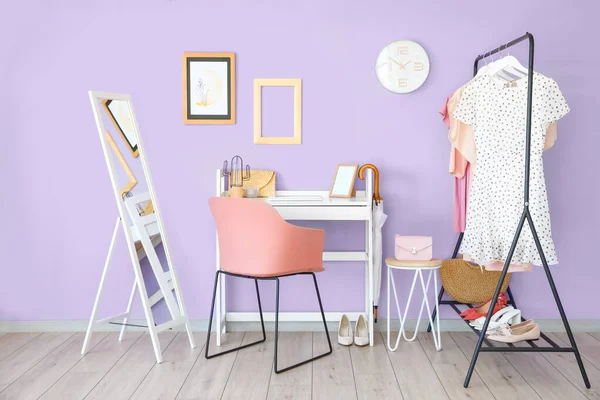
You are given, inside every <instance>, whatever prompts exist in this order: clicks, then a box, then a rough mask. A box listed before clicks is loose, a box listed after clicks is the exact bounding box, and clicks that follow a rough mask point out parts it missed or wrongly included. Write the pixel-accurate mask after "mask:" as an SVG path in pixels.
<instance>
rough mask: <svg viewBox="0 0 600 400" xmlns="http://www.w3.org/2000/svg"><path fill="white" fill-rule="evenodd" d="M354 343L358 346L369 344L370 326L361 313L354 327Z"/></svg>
mask: <svg viewBox="0 0 600 400" xmlns="http://www.w3.org/2000/svg"><path fill="white" fill-rule="evenodd" d="M354 344H355V345H357V346H361V347H362V346H366V345H368V344H369V328H368V327H367V321H366V320H365V317H364V316H363V315H362V314H360V315H359V316H358V320H356V326H355V328H354Z"/></svg>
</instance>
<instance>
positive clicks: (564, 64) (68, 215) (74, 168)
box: [0, 0, 600, 320]
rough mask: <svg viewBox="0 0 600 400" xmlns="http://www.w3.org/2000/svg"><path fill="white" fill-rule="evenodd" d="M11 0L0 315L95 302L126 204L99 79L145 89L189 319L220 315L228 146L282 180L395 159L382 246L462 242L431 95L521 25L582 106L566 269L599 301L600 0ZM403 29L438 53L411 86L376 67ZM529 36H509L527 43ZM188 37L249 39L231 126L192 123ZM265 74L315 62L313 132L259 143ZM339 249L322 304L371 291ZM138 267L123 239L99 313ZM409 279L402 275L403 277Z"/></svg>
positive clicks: (570, 155)
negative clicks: (427, 238) (103, 146)
mask: <svg viewBox="0 0 600 400" xmlns="http://www.w3.org/2000/svg"><path fill="white" fill-rule="evenodd" d="M50 3H52V6H50V5H49V4H50ZM591 3H592V2H587V4H591ZM1 7H2V12H1V13H0V54H2V62H1V64H0V90H1V93H2V95H1V96H0V110H2V113H1V115H2V138H3V143H2V150H1V151H2V155H1V156H0V175H1V177H0V182H2V186H3V188H4V189H3V195H2V201H1V221H2V226H3V229H2V231H1V235H2V238H1V239H2V240H1V241H0V243H1V246H2V247H1V253H0V254H2V261H3V264H2V265H3V268H2V280H1V282H2V283H0V285H1V286H0V288H1V290H0V320H46V319H85V318H87V317H88V316H89V312H90V310H91V306H92V302H93V297H94V294H95V291H96V285H97V283H98V280H99V278H100V273H101V268H102V264H103V261H104V257H105V254H106V249H107V246H108V244H109V239H110V234H111V231H112V227H113V224H114V219H115V216H116V207H115V205H114V199H113V195H112V193H111V187H110V183H109V179H108V175H107V171H106V167H105V165H104V160H103V157H102V152H101V150H100V144H99V141H98V136H97V132H96V128H95V125H94V121H93V116H92V112H91V109H90V104H89V100H88V98H87V91H88V90H89V89H94V90H105V91H114V92H125V93H130V94H131V95H132V96H133V99H134V103H135V107H136V110H137V113H138V119H139V123H140V125H141V129H142V135H143V137H144V144H145V145H146V151H147V155H148V158H149V160H150V164H151V167H152V172H153V175H154V181H155V185H156V190H157V193H158V195H159V198H160V201H161V205H162V209H163V212H164V220H165V223H166V228H167V229H168V232H169V237H170V239H171V241H172V243H171V245H172V253H173V257H174V261H175V263H176V266H177V268H178V271H179V274H180V277H181V280H182V286H183V291H184V294H185V300H186V303H187V306H188V309H189V312H190V314H191V316H192V317H193V318H206V317H207V315H208V306H209V299H210V290H211V286H212V285H211V283H212V280H213V272H214V247H215V243H214V241H215V235H214V226H213V223H212V220H211V217H210V214H209V211H208V208H207V205H206V199H207V198H208V197H209V196H211V195H213V190H214V170H215V168H217V167H218V166H219V165H221V163H222V161H223V160H224V159H225V158H230V157H231V156H232V155H233V154H238V153H239V154H241V155H243V157H244V159H245V160H246V161H247V162H249V163H250V164H251V165H252V166H253V167H255V168H272V169H275V170H276V171H277V172H278V174H279V175H278V186H279V188H280V189H290V188H296V189H318V188H322V189H327V188H328V187H329V184H330V182H331V179H332V174H333V170H334V168H335V165H336V164H337V163H342V162H354V163H360V164H362V163H366V162H372V163H374V164H376V165H377V166H378V167H379V168H380V170H381V174H382V176H381V191H382V195H383V196H384V197H385V199H386V200H385V206H386V210H387V213H388V214H389V215H390V219H389V220H388V221H389V222H388V224H387V225H386V226H385V230H384V243H385V245H384V251H385V253H386V254H390V252H391V251H392V240H393V235H394V234H396V233H403V234H431V235H433V236H434V243H435V255H436V256H438V257H445V256H448V255H449V253H450V252H451V250H452V248H453V246H454V241H455V238H456V235H455V234H454V233H453V232H452V231H451V208H452V205H451V202H452V180H451V179H450V177H449V176H448V174H447V163H448V141H447V139H446V137H445V135H446V131H445V128H444V126H443V124H442V122H441V121H440V118H439V115H438V113H437V110H438V109H439V108H440V106H441V104H442V102H443V101H444V99H445V98H446V96H447V95H448V94H450V93H451V91H452V90H453V89H455V88H457V87H458V86H460V85H461V84H462V83H464V82H465V81H466V80H468V79H469V77H470V73H471V65H472V61H473V58H474V57H475V55H476V54H477V53H479V52H482V51H484V50H486V49H489V48H491V47H495V46H497V45H499V44H501V43H502V42H505V41H508V40H509V39H511V38H513V37H516V36H518V35H521V34H522V33H523V32H524V31H526V30H529V31H531V32H532V33H534V35H535V37H536V40H537V42H536V45H537V46H536V50H537V51H536V66H537V67H536V70H538V71H539V72H541V73H544V74H546V75H548V76H550V77H552V78H554V79H556V80H557V82H558V83H559V84H560V86H561V89H562V91H563V93H564V95H565V97H566V99H567V101H568V102H569V104H570V106H571V108H572V110H573V111H572V112H571V114H569V115H568V116H567V117H566V118H565V119H564V121H561V123H560V124H559V126H560V129H559V131H560V132H559V135H560V138H559V141H558V142H557V145H556V146H555V147H554V148H553V149H552V150H550V151H549V152H548V153H547V154H546V157H545V161H546V176H547V179H548V190H549V198H550V204H551V210H552V224H553V228H554V239H555V242H556V246H557V249H558V252H559V258H560V261H561V264H560V266H557V267H556V268H554V271H555V277H556V281H557V283H558V287H559V290H560V292H561V294H562V298H563V302H564V305H565V307H566V309H567V312H568V315H569V316H570V317H571V318H573V319H577V318H599V317H600V310H599V309H598V307H596V306H594V304H595V303H597V302H596V301H595V297H594V296H595V294H596V293H597V290H598V283H597V282H598V279H599V278H600V270H599V269H598V266H597V265H596V263H595V262H590V261H589V260H590V257H589V256H588V253H593V252H592V251H590V250H593V249H595V248H596V247H597V243H596V241H597V240H596V239H597V237H598V235H597V227H598V226H600V221H599V217H598V212H597V206H596V204H597V198H595V194H596V193H597V190H596V188H595V185H597V183H598V181H599V179H598V178H599V174H598V167H597V162H596V155H597V152H598V148H599V147H600V135H598V128H597V121H596V120H595V118H596V116H597V109H596V108H597V107H596V98H597V95H598V93H599V92H600V81H599V79H598V75H597V74H598V69H597V66H598V64H599V63H600V56H599V55H598V54H599V53H598V52H596V51H589V52H587V51H588V50H593V49H595V48H596V47H597V43H596V39H597V38H598V37H599V35H600V32H599V29H598V24H597V18H596V15H597V14H598V12H599V11H600V7H599V6H598V5H595V6H587V7H585V6H583V5H578V9H576V8H574V7H573V6H571V5H570V3H569V2H567V1H558V0H553V1H548V0H545V1H544V0H535V1H528V2H522V1H516V0H507V1H505V2H504V3H502V6H501V9H502V10H509V11H507V13H505V15H502V13H501V12H500V11H499V9H498V6H497V4H491V3H489V5H482V2H476V1H454V2H450V1H446V2H442V1H434V0H424V1H415V2H410V3H409V2H400V1H393V0H382V1H378V2H366V1H342V0H330V1H321V0H304V1H285V2H284V1H269V2H267V1H252V2H250V1H242V0H239V1H212V2H208V1H189V0H173V1H166V0H165V1H155V0H153V1H141V0H136V1H129V2H122V1H117V0H103V1H86V2H76V1H66V0H63V1H58V0H57V1H52V2H42V1H26V0H23V1H19V2H16V1H12V2H8V1H3V2H2V6H1ZM398 39H412V40H416V41H418V42H419V43H421V44H422V45H423V46H424V47H425V48H426V50H427V51H428V53H429V56H430V59H431V74H430V77H429V79H428V80H427V82H426V83H425V85H424V86H423V87H421V88H420V89H419V90H417V91H416V92H414V93H412V94H409V95H394V94H391V93H389V92H387V91H386V90H385V89H384V88H383V87H382V86H381V85H380V84H379V83H378V82H377V80H376V78H375V74H374V64H375V59H376V57H377V54H378V52H379V51H380V50H381V49H382V48H383V46H384V45H386V44H387V43H388V42H391V41H393V40H398ZM525 48H526V46H524V47H523V48H522V49H520V50H515V51H514V52H513V54H515V55H517V56H518V57H519V58H521V60H524V59H523V55H524V51H523V50H524V49H525ZM184 51H233V52H236V54H237V82H238V87H237V98H238V101H237V106H238V109H237V110H238V122H237V124H236V125H233V126H216V125H214V126H211V125H207V126H191V125H190V126H186V125H183V124H182V122H181V119H182V118H181V106H182V105H181V54H182V52H184ZM257 77H300V78H302V79H303V93H304V97H303V135H304V136H303V144H302V145H301V146H289V147H286V146H256V145H254V144H253V139H252V81H253V79H254V78H257ZM271 95H272V96H273V98H270V100H269V99H268V100H267V101H269V105H273V110H275V111H276V108H275V107H277V101H276V99H277V96H278V95H279V94H278V93H277V92H276V91H275V92H273V93H272V94H271V93H269V96H271ZM273 99H275V101H273ZM285 115H286V116H287V114H285ZM268 118H271V120H270V121H269V122H268V124H269V125H268V126H269V129H272V130H273V134H276V133H277V132H278V131H279V130H283V129H285V128H286V126H287V125H288V120H284V119H283V118H277V116H276V112H272V113H271V114H270V115H269V116H268ZM268 134H271V133H268ZM183 194H185V199H183V198H182V195H183ZM317 226H325V227H326V228H327V229H328V237H327V247H328V248H330V249H334V248H336V249H340V248H349V247H350V246H352V245H353V244H356V245H359V244H360V243H362V240H363V237H362V232H363V231H362V228H361V227H360V226H359V225H357V224H352V223H348V224H338V225H333V224H332V225H325V224H317ZM327 268H328V270H327V271H326V272H325V273H324V274H322V276H321V282H322V291H323V293H324V302H325V305H326V307H327V308H328V309H329V310H331V311H336V310H340V309H342V308H343V306H344V305H345V304H346V303H350V304H351V305H355V306H356V308H358V307H360V305H361V304H362V303H361V301H360V298H361V296H362V294H363V284H362V277H363V272H362V269H361V267H360V266H359V265H356V264H344V265H341V264H334V265H327ZM132 277H133V273H132V271H131V267H130V266H129V265H128V261H127V256H126V251H125V246H124V244H123V243H122V242H121V241H120V242H119V245H118V248H117V251H116V260H115V262H114V263H113V270H112V274H111V276H110V279H109V287H108V290H107V291H106V293H111V294H112V295H113V297H112V299H111V300H107V301H105V302H104V305H103V311H104V312H106V313H116V312H119V311H120V310H121V309H122V307H123V306H124V304H125V302H126V298H127V295H128V292H129V289H130V282H131V279H132ZM406 278H407V279H406V280H404V282H402V280H401V279H400V280H399V281H400V282H401V286H403V287H405V288H406V287H407V286H408V285H409V282H408V276H407V277H406ZM384 284H385V282H384ZM286 285H289V286H285V290H284V294H285V301H284V304H283V307H284V308H287V309H296V310H300V309H314V303H313V302H312V300H311V302H310V303H307V304H306V305H305V304H304V303H303V302H302V301H301V300H300V299H301V296H302V295H303V294H304V290H305V289H307V288H308V286H307V285H306V284H305V283H304V282H299V281H293V282H289V283H286ZM244 286H245V285H237V286H236V288H239V289H240V292H239V293H238V294H237V295H235V296H232V297H231V298H230V304H231V305H232V307H235V308H236V309H237V310H246V309H248V310H249V309H251V306H252V304H253V301H252V302H251V303H248V300H252V299H251V297H248V292H246V291H245V290H246V289H244ZM513 290H514V293H515V294H516V295H517V296H518V301H519V304H520V306H521V307H522V308H523V309H524V310H525V312H526V315H528V316H531V317H535V318H553V317H556V316H557V312H556V310H555V307H554V305H553V304H552V302H551V294H550V291H549V289H548V287H547V285H546V283H545V280H544V277H543V271H542V270H541V269H538V270H536V271H535V272H533V273H531V274H527V275H520V276H515V278H514V281H513ZM383 295H385V291H383ZM382 311H383V312H385V309H383V310H382ZM413 315H414V314H413Z"/></svg>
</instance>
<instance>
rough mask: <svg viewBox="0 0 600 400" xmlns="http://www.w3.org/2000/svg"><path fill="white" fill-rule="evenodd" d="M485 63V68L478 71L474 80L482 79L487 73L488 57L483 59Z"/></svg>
mask: <svg viewBox="0 0 600 400" xmlns="http://www.w3.org/2000/svg"><path fill="white" fill-rule="evenodd" d="M483 62H485V65H484V66H483V67H481V68H479V71H477V74H475V78H474V79H477V78H479V77H481V76H482V75H485V71H486V70H487V68H488V63H487V57H483Z"/></svg>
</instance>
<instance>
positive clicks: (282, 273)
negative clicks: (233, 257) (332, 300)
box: [221, 266, 325, 278]
mask: <svg viewBox="0 0 600 400" xmlns="http://www.w3.org/2000/svg"><path fill="white" fill-rule="evenodd" d="M221 269H222V270H223V271H226V272H231V273H232V274H238V275H243V276H248V277H250V278H275V277H278V276H286V275H295V274H301V273H310V272H315V273H316V272H323V271H325V268H323V267H322V266H321V267H315V268H291V269H286V270H285V271H277V272H273V273H264V274H257V273H252V274H248V273H246V272H245V271H243V272H236V271H235V270H234V269H231V268H227V269H225V268H221Z"/></svg>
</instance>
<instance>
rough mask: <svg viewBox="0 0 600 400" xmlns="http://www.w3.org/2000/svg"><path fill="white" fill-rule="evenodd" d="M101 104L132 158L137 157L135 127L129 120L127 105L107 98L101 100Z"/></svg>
mask: <svg viewBox="0 0 600 400" xmlns="http://www.w3.org/2000/svg"><path fill="white" fill-rule="evenodd" d="M102 105H103V106H104V109H105V110H106V113H107V114H108V116H109V117H110V120H111V121H112V123H113V124H114V125H115V128H117V131H118V132H119V133H120V134H121V137H122V138H123V141H124V142H125V143H126V144H127V148H128V149H129V152H130V153H131V155H132V156H133V157H134V158H137V157H138V156H139V154H140V153H139V151H138V143H137V135H136V134H135V127H134V126H133V121H132V120H131V112H130V111H129V105H128V104H127V102H126V101H123V100H109V99H104V100H102Z"/></svg>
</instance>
